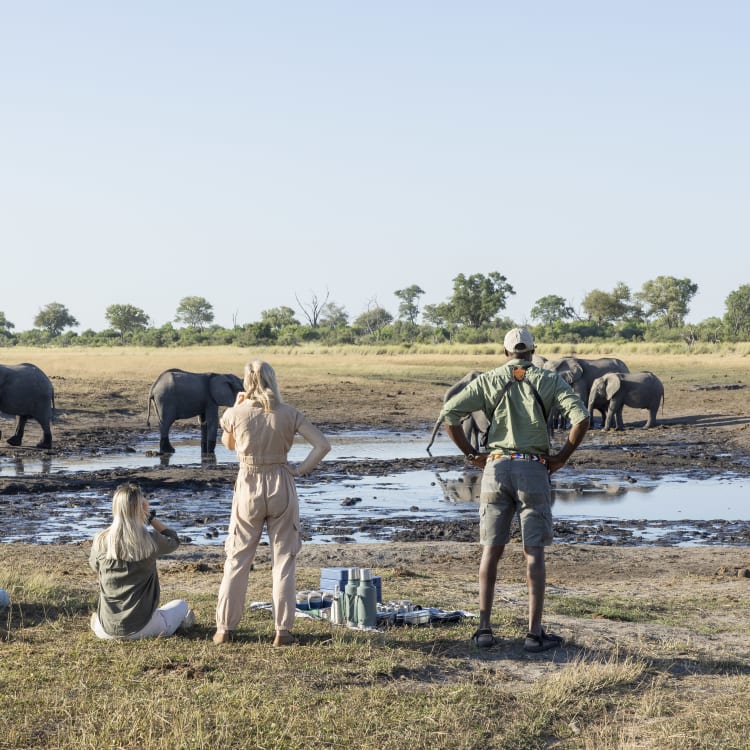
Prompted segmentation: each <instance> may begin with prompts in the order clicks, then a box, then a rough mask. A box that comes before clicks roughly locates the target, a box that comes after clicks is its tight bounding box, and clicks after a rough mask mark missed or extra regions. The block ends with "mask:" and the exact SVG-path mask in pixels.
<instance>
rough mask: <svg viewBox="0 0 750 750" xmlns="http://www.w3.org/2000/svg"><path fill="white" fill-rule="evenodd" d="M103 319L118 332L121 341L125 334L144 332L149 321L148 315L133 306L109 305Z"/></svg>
mask: <svg viewBox="0 0 750 750" xmlns="http://www.w3.org/2000/svg"><path fill="white" fill-rule="evenodd" d="M104 317H105V318H106V319H107V322H108V323H109V325H110V326H111V327H112V328H113V329H114V330H115V331H119V333H120V339H123V338H124V337H125V334H126V333H135V331H144V330H146V328H148V324H149V320H150V319H149V317H148V315H146V313H145V312H144V311H143V310H141V308H140V307H135V305H110V306H109V307H108V308H107V310H106V312H105V313H104Z"/></svg>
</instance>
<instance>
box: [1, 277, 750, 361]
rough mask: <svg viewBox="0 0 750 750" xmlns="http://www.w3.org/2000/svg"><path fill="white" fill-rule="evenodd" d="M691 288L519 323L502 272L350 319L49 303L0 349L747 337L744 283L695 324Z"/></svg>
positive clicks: (565, 305) (651, 287) (599, 297)
mask: <svg viewBox="0 0 750 750" xmlns="http://www.w3.org/2000/svg"><path fill="white" fill-rule="evenodd" d="M697 291H698V285H697V284H695V283H693V282H692V281H691V280H690V279H687V278H685V279H680V278H675V277H673V276H658V277H657V278H655V279H652V280H649V281H646V282H645V283H644V284H643V286H642V288H641V289H640V290H639V291H637V292H633V291H631V289H630V288H629V287H628V286H627V285H626V284H624V283H621V282H620V283H617V284H616V285H615V287H614V289H612V290H611V291H604V290H600V289H594V290H593V291H591V292H589V293H588V294H587V295H586V297H585V298H584V300H583V301H582V302H581V305H580V311H576V310H575V309H574V308H573V307H572V306H571V305H570V304H569V302H568V301H567V300H566V299H565V298H563V297H561V296H559V295H555V294H550V295H547V296H544V297H541V298H540V299H538V300H536V302H535V303H534V305H533V306H532V308H531V310H530V311H529V316H528V320H522V321H514V320H511V319H510V318H508V317H506V316H503V314H502V313H503V311H504V310H505V309H506V306H507V303H508V299H509V297H510V296H511V295H513V294H515V290H514V289H513V287H512V286H511V284H510V283H509V282H508V279H507V278H506V277H505V276H503V275H502V274H500V273H498V272H496V271H493V272H490V273H488V274H472V275H468V276H467V275H464V274H459V275H458V276H456V277H455V278H454V279H453V291H452V294H451V296H450V297H448V299H446V300H445V301H444V302H441V303H438V304H434V305H424V306H423V307H422V306H421V304H420V301H421V298H422V296H423V295H424V294H425V292H424V290H423V289H422V288H421V287H420V286H419V285H417V284H412V285H411V286H409V287H406V288H404V289H398V290H396V291H395V292H394V296H395V297H396V298H397V300H398V305H397V310H396V314H395V315H394V314H392V313H391V312H389V311H388V310H386V309H385V308H384V307H382V306H381V305H380V304H378V302H377V301H376V300H373V301H372V302H371V303H370V304H368V306H367V309H366V310H365V311H364V312H362V313H361V314H360V315H358V316H357V317H356V318H354V319H353V320H350V316H349V314H348V313H347V311H346V310H345V309H344V308H343V307H342V306H341V305H338V304H337V303H336V302H335V301H333V300H331V299H330V294H329V293H326V294H325V295H323V296H319V295H317V294H312V295H311V296H310V297H309V298H307V299H305V300H302V299H300V298H299V297H298V296H297V295H295V301H296V303H297V309H296V310H295V308H293V307H288V306H285V305H282V306H280V307H274V308H270V309H268V310H263V311H262V312H261V317H260V320H258V321H253V322H250V323H243V324H239V323H237V322H236V321H235V322H234V323H233V325H232V327H231V328H225V327H222V326H219V325H217V324H215V322H214V311H213V306H212V305H211V303H210V302H209V301H208V300H207V299H205V298H204V297H199V296H189V297H183V298H182V299H181V300H180V302H179V305H178V307H177V310H176V311H175V317H174V320H173V321H170V322H169V323H166V324H165V325H162V326H159V327H156V326H153V325H152V323H151V319H150V317H149V316H148V314H147V313H146V312H145V311H144V310H142V309H140V308H139V307H136V306H134V305H130V304H113V305H110V306H109V307H107V309H106V311H105V318H106V320H107V323H108V324H109V328H107V329H105V330H103V331H98V332H97V331H93V330H86V331H83V332H82V333H77V332H75V331H73V330H71V329H73V328H76V327H78V325H79V324H78V321H77V320H76V319H75V317H73V315H72V314H71V312H70V310H69V309H68V308H67V307H66V306H65V305H63V304H61V303H59V302H51V303H49V304H47V305H45V306H44V307H42V308H41V309H40V310H39V313H38V314H37V316H36V317H35V319H34V328H32V329H31V330H28V331H22V332H18V333H17V332H15V330H14V329H15V326H14V325H13V323H12V322H11V321H9V320H8V319H7V318H6V316H5V313H4V312H2V311H0V346H14V345H23V346H48V345H70V344H79V345H83V346H117V345H124V344H129V345H138V346H155V347H163V346H191V345H207V344H208V345H210V344H236V345H238V346H266V345H283V346H294V345H298V344H302V343H305V342H320V343H323V344H326V345H336V344H360V345H361V344H384V343H392V344H398V343H403V344H413V343H431V344H436V343H443V342H456V343H489V342H500V341H502V338H503V336H504V334H505V332H506V331H507V330H508V329H509V328H512V327H514V326H516V325H519V324H523V325H527V326H528V327H529V328H530V329H531V330H532V332H533V334H534V335H535V336H536V337H537V338H538V339H539V340H541V341H547V342H555V341H566V342H571V343H583V342H593V341H601V340H611V341H680V340H682V341H685V342H686V343H687V344H688V345H692V344H694V343H696V342H699V341H700V342H713V343H717V342H720V341H730V342H731V341H748V340H750V284H744V285H742V286H740V287H739V288H738V289H736V290H735V291H733V292H731V293H730V294H729V295H728V296H727V298H726V301H725V309H724V311H722V314H721V316H716V317H711V318H708V319H706V320H704V321H701V322H700V323H698V324H686V323H685V317H686V316H687V314H688V313H689V312H690V302H691V300H692V299H693V297H694V296H695V294H696V293H697Z"/></svg>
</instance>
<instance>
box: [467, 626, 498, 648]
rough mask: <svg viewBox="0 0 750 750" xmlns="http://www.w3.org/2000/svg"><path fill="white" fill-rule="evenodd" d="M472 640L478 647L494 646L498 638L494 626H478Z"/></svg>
mask: <svg viewBox="0 0 750 750" xmlns="http://www.w3.org/2000/svg"><path fill="white" fill-rule="evenodd" d="M471 640H472V641H473V642H474V645H475V646H476V647H477V648H492V646H496V645H497V638H495V634H494V633H493V632H492V628H478V629H477V630H475V631H474V635H472V636H471Z"/></svg>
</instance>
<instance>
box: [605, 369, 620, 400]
mask: <svg viewBox="0 0 750 750" xmlns="http://www.w3.org/2000/svg"><path fill="white" fill-rule="evenodd" d="M619 390H620V376H619V375H615V374H614V373H609V375H605V377H604V395H605V396H606V397H607V401H611V400H612V399H613V398H614V397H615V395H616V394H617V391H619Z"/></svg>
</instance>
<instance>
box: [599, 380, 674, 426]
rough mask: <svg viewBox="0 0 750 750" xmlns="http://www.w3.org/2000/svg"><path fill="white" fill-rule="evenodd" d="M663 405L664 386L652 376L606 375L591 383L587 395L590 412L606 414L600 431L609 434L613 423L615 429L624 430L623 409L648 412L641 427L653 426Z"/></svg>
mask: <svg viewBox="0 0 750 750" xmlns="http://www.w3.org/2000/svg"><path fill="white" fill-rule="evenodd" d="M663 403H664V385H663V384H662V382H661V380H659V378H658V377H656V375H654V373H653V372H648V371H644V372H633V373H622V372H609V373H607V374H605V375H602V376H601V377H598V378H597V379H596V380H594V382H593V384H592V386H591V393H590V395H589V411H591V410H592V409H593V408H596V409H601V410H603V411H606V415H605V417H604V423H603V424H602V429H604V430H608V429H609V428H610V426H611V425H612V423H613V422H614V425H615V429H617V430H622V429H623V428H624V426H625V425H624V424H623V420H622V408H623V406H629V407H631V408H632V409H648V419H647V420H646V424H645V425H644V427H653V426H654V425H655V424H656V414H657V412H658V411H659V406H660V405H662V404H663Z"/></svg>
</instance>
